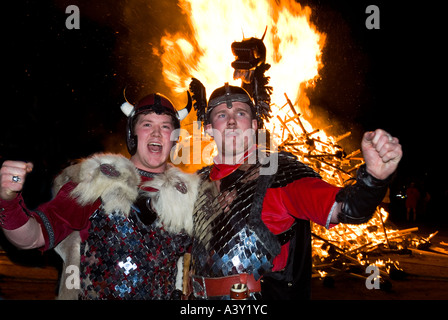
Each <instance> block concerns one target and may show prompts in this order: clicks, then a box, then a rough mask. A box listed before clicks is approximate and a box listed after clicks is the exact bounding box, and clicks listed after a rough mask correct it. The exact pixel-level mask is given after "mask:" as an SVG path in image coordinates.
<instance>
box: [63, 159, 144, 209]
mask: <svg viewBox="0 0 448 320" xmlns="http://www.w3.org/2000/svg"><path fill="white" fill-rule="evenodd" d="M102 164H109V165H111V166H113V168H115V170H117V171H118V172H119V173H120V174H119V176H117V177H114V176H109V175H106V174H104V173H102V172H101V170H100V166H101V165H102ZM79 181H80V182H79V184H78V185H77V186H76V188H75V189H74V190H73V191H72V192H71V196H73V197H75V198H76V200H77V201H78V203H79V204H81V205H86V204H91V203H93V202H95V201H96V200H97V199H98V198H101V200H102V203H103V208H104V211H105V212H106V214H111V213H112V212H116V211H119V212H121V213H123V214H124V215H125V216H127V215H128V214H129V211H130V209H131V205H132V203H133V202H134V201H135V200H136V199H137V196H138V185H139V183H140V176H139V174H138V173H137V170H136V168H135V166H134V164H133V163H132V162H131V161H129V160H128V159H127V158H125V157H123V156H122V155H118V154H116V155H114V154H97V155H94V156H92V157H91V158H88V159H86V160H84V161H83V162H82V163H81V168H80V171H79Z"/></svg>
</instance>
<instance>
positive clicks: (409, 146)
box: [0, 0, 448, 220]
mask: <svg viewBox="0 0 448 320" xmlns="http://www.w3.org/2000/svg"><path fill="white" fill-rule="evenodd" d="M391 2H393V3H391ZM300 3H302V4H303V5H309V6H310V7H311V8H312V11H313V14H312V21H313V23H314V24H315V25H316V26H317V28H318V30H319V31H320V32H324V33H326V34H327V42H326V46H325V48H324V54H323V63H324V67H323V69H322V70H321V71H320V75H321V79H320V80H319V81H318V82H317V85H316V87H315V88H314V89H313V90H310V91H309V92H308V95H309V97H310V99H311V107H310V108H311V109H312V110H313V113H315V114H319V115H322V117H323V118H325V119H326V121H328V122H335V123H338V124H339V125H338V126H335V128H334V129H333V130H335V132H331V131H330V134H341V133H344V132H345V131H352V132H353V134H352V136H351V137H350V139H348V140H347V141H348V142H349V143H350V144H351V146H349V147H348V148H353V146H352V145H353V144H355V145H356V144H357V145H359V141H360V138H361V135H362V133H363V132H364V131H366V130H374V129H376V128H383V129H385V130H387V131H388V132H390V133H391V134H393V135H394V136H397V137H398V138H399V139H400V141H401V143H402V145H403V150H404V157H403V160H402V163H401V164H400V167H399V170H398V174H397V178H396V180H395V183H394V185H393V188H392V189H393V193H394V194H395V193H397V192H399V191H400V190H402V189H403V188H404V187H405V186H406V185H407V184H409V183H410V182H411V181H415V182H417V185H418V187H419V188H420V189H421V191H422V192H425V191H428V192H429V193H430V194H431V207H430V209H431V210H430V211H431V214H430V215H429V216H428V217H429V218H428V219H436V220H437V219H446V214H447V213H448V212H447V211H448V210H447V189H448V187H447V183H446V181H448V180H447V178H448V175H447V169H446V160H445V159H446V155H445V154H446V151H445V146H446V134H445V126H446V124H445V122H446V121H445V119H446V115H445V110H444V109H445V106H446V102H445V101H444V98H445V95H444V93H445V91H446V89H445V86H444V84H445V82H446V81H445V78H444V77H445V71H446V67H445V56H446V55H445V50H444V49H443V47H444V45H445V44H444V42H445V41H444V39H445V30H446V28H445V26H444V21H445V17H444V15H443V10H442V8H441V7H439V6H438V5H436V4H434V3H429V2H428V3H422V4H410V3H409V2H405V1H387V2H386V1H377V0H375V1H373V2H372V1H354V0H352V1H318V0H314V1H311V0H309V1H300ZM72 4H74V5H77V6H78V7H79V9H80V16H81V21H80V29H79V30H68V29H67V28H66V27H65V20H66V19H67V17H68V14H66V13H65V8H66V7H67V6H68V5H72ZM370 4H374V5H377V6H378V7H379V9H380V29H379V30H368V29H367V28H366V27H365V20H366V18H367V17H368V14H366V13H365V10H366V7H367V6H368V5H370ZM4 8H5V9H3V11H2V13H3V15H2V20H3V24H4V26H3V32H2V37H3V39H2V49H3V50H2V51H3V55H2V56H3V58H2V60H3V64H2V65H3V70H2V71H3V72H2V74H3V86H2V89H3V95H2V106H1V115H0V119H1V126H0V162H1V161H3V160H5V159H20V160H26V161H32V162H33V163H34V164H35V170H34V171H33V173H31V174H30V176H29V179H28V181H27V182H28V183H27V185H26V189H25V190H24V196H25V199H26V201H27V202H28V204H29V206H30V207H31V208H33V207H35V206H37V204H39V203H41V202H42V201H45V200H48V199H49V198H50V191H49V190H50V185H51V181H52V179H53V178H54V176H55V175H56V174H57V173H58V172H59V171H60V170H61V169H62V168H64V167H65V166H67V165H68V164H70V162H71V161H73V160H75V159H77V158H81V157H86V156H88V155H90V154H92V153H94V152H99V151H110V152H119V151H125V150H126V149H125V141H124V128H125V119H124V116H123V115H122V113H121V111H120V108H119V106H120V105H121V103H123V102H124V99H123V89H124V88H125V87H127V89H126V96H127V97H129V99H130V100H131V102H132V101H134V102H135V101H137V100H138V98H140V97H142V96H143V95H144V94H147V93H150V92H154V91H160V92H167V90H168V89H167V88H166V87H165V85H164V84H163V81H162V78H161V69H162V66H161V63H160V61H158V59H157V58H156V57H155V56H154V55H153V49H158V50H160V47H159V42H160V36H161V35H162V34H164V32H165V31H170V32H176V31H178V30H180V29H181V28H185V27H184V26H185V21H186V20H185V16H184V15H183V14H182V13H181V11H180V9H179V7H178V6H177V5H176V1H174V0H170V1H153V0H146V1H142V0H133V1H85V0H84V1H63V0H54V1H51V0H41V1H14V2H12V1H10V2H7V3H5V4H4ZM217 14H219V13H217ZM210 45H213V44H210ZM229 47H230V44H229ZM272 85H273V86H274V89H275V84H272ZM338 130H339V132H336V131H338ZM397 201H398V200H397ZM397 208H398V209H397V212H398V213H397V214H400V215H401V214H402V209H403V204H402V203H398V204H397Z"/></svg>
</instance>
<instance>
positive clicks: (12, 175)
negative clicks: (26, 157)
mask: <svg viewBox="0 0 448 320" xmlns="http://www.w3.org/2000/svg"><path fill="white" fill-rule="evenodd" d="M31 171H33V164H32V163H30V162H22V161H8V160H7V161H5V162H4V163H3V166H2V168H1V169H0V198H1V199H3V200H12V199H14V198H15V197H16V196H17V193H18V192H20V191H22V188H23V184H24V183H25V176H26V175H27V174H28V173H29V172H31Z"/></svg>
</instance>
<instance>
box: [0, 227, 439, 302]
mask: <svg viewBox="0 0 448 320" xmlns="http://www.w3.org/2000/svg"><path fill="white" fill-rule="evenodd" d="M397 227H398V229H400V230H402V229H406V228H411V227H418V228H419V231H418V232H417V234H418V235H421V236H422V237H428V236H429V235H430V234H431V233H433V232H435V231H439V233H438V234H437V235H436V236H435V237H434V238H432V239H431V243H432V246H431V248H436V247H439V248H442V249H445V250H448V223H446V222H442V223H441V222H438V223H437V225H429V223H426V224H423V223H421V222H420V223H418V222H417V223H413V222H403V221H402V222H399V223H397ZM1 243H2V245H3V247H4V249H5V250H6V251H5V250H1V251H0V298H1V299H5V300H16V299H19V300H51V299H54V297H55V295H56V291H57V286H58V270H59V269H60V265H59V258H58V257H57V256H55V254H54V253H52V252H50V253H45V254H44V255H42V254H41V253H40V252H37V251H17V250H15V249H13V248H11V247H10V246H9V245H8V244H7V243H5V240H4V239H2V242H1ZM388 257H390V258H391V260H393V261H399V263H400V267H401V268H403V270H404V271H405V273H406V277H405V278H404V279H401V280H390V284H391V287H390V288H387V290H382V289H379V290H376V289H371V290H369V289H367V288H366V285H365V279H362V278H360V277H356V276H351V275H349V274H347V273H343V274H341V275H339V276H335V277H333V279H332V280H331V281H330V282H329V283H330V285H329V284H328V283H327V282H324V281H323V280H322V279H318V278H314V279H313V281H312V299H313V300H447V299H448V255H443V254H439V253H434V252H429V251H417V250H414V251H413V252H412V254H404V255H399V254H396V253H395V254H384V255H382V256H381V257H379V258H381V259H385V260H387V258H388Z"/></svg>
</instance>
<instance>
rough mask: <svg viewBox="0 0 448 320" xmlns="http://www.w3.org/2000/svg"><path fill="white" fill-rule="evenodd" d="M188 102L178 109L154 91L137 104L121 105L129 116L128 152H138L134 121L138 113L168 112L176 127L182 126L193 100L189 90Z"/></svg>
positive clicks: (126, 103)
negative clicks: (181, 123) (181, 122)
mask: <svg viewBox="0 0 448 320" xmlns="http://www.w3.org/2000/svg"><path fill="white" fill-rule="evenodd" d="M187 95H188V103H187V105H186V106H185V108H183V109H182V110H179V111H177V110H176V108H175V107H174V105H173V103H172V102H171V101H170V99H168V98H167V97H165V96H164V95H162V94H160V93H152V94H149V95H147V96H145V97H144V98H142V99H141V100H140V101H139V102H138V103H137V104H136V105H135V106H133V105H132V104H130V103H129V102H127V101H126V102H125V103H123V104H122V105H121V111H123V113H124V114H125V115H126V116H127V117H128V122H127V125H126V145H127V148H128V152H129V153H130V154H131V155H134V154H135V153H136V152H137V136H136V135H135V134H134V123H135V119H137V117H138V115H140V114H142V113H144V112H149V111H152V112H155V113H156V114H167V115H170V116H171V117H172V119H173V123H174V128H175V129H179V128H180V121H182V120H183V119H185V118H186V117H187V115H188V114H189V113H190V110H191V106H192V101H191V96H190V93H189V92H188V91H187Z"/></svg>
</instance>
